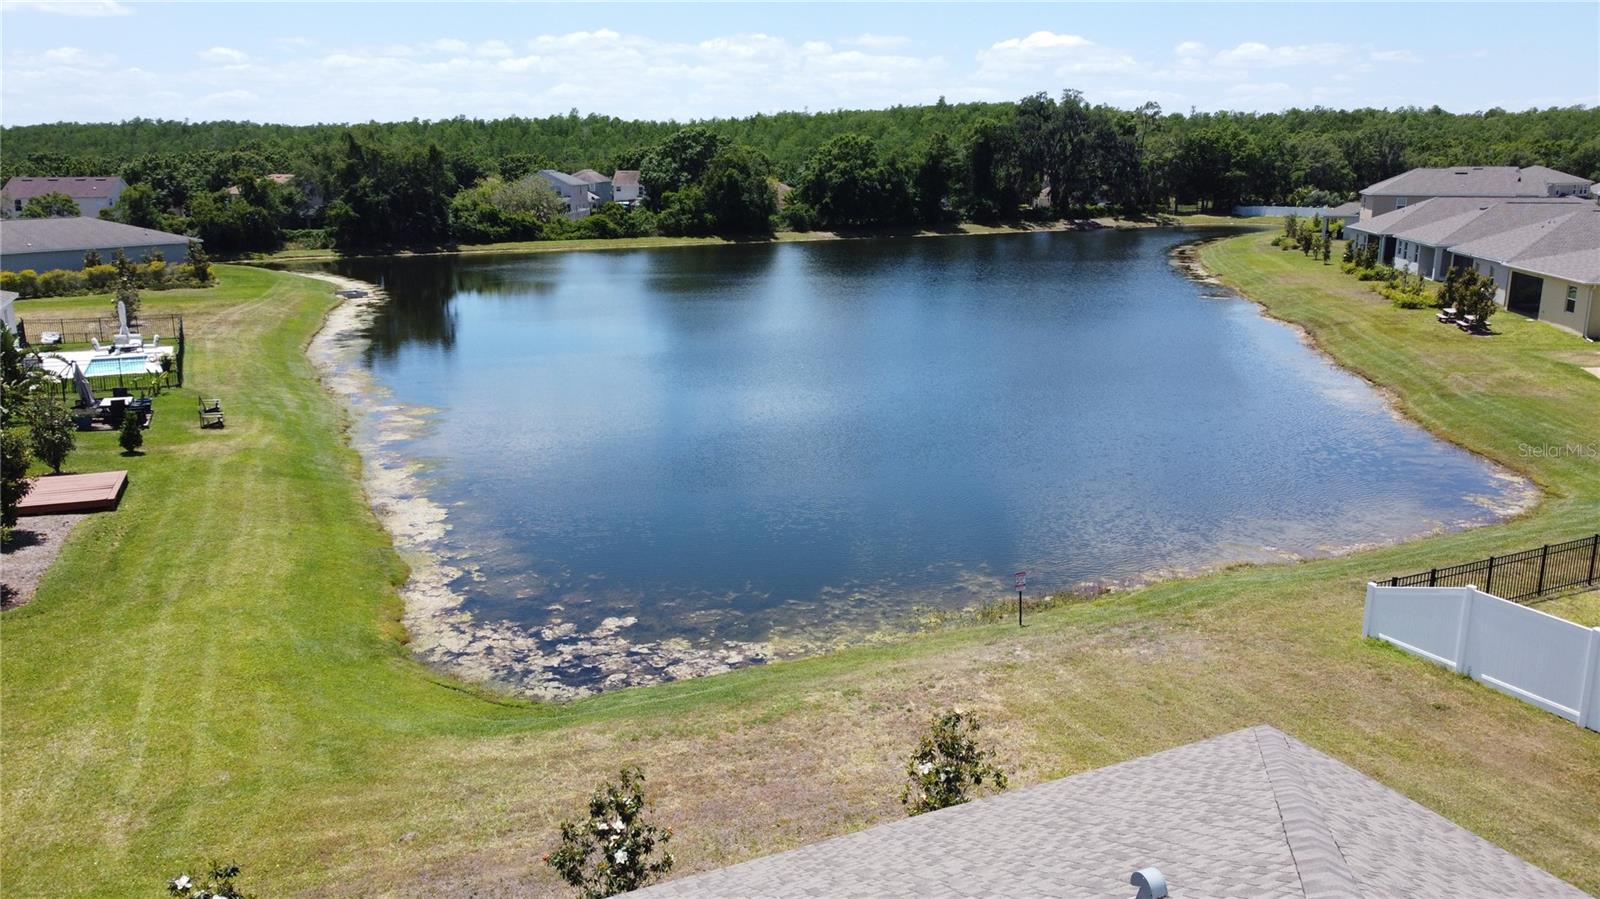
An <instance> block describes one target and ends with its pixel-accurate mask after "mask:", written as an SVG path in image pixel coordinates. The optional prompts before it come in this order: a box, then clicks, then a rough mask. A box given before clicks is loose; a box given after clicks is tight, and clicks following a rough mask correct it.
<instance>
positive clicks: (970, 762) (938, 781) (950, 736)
mask: <svg viewBox="0 0 1600 899" xmlns="http://www.w3.org/2000/svg"><path fill="white" fill-rule="evenodd" d="M978 729H979V727H978V719H977V718H976V717H974V716H972V715H969V714H965V713H962V712H955V711H951V712H945V713H944V714H943V715H940V716H939V717H937V718H935V719H933V726H932V727H931V729H930V730H929V732H928V733H927V734H925V735H924V736H923V737H922V740H921V742H919V743H918V744H917V749H916V751H915V752H913V753H911V758H910V759H909V760H907V762H906V777H907V778H908V779H909V780H910V781H911V782H910V783H908V784H906V787H905V789H904V790H902V791H901V792H900V802H901V803H902V804H903V805H905V806H907V807H908V808H909V809H910V811H911V814H913V815H920V814H922V813H923V812H932V811H938V810H939V809H942V808H948V807H949V806H952V805H960V804H961V803H963V802H966V801H967V799H968V798H969V797H968V796H967V791H968V790H969V789H971V788H974V787H980V786H983V784H984V783H985V782H986V781H987V782H988V783H991V784H993V785H994V788H995V789H996V790H1004V789H1005V788H1006V773H1005V772H1004V771H1001V770H1000V769H999V768H998V767H996V766H995V764H994V763H993V762H992V761H990V759H992V758H993V757H994V753H993V752H991V751H989V750H987V749H980V748H979V747H978V741H977V740H976V739H975V735H976V734H977V733H978Z"/></svg>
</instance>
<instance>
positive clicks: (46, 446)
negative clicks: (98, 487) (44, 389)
mask: <svg viewBox="0 0 1600 899" xmlns="http://www.w3.org/2000/svg"><path fill="white" fill-rule="evenodd" d="M29 407H30V408H29V410H28V445H29V448H30V449H32V450H33V456H34V458H36V459H38V460H39V461H40V462H43V463H44V464H46V465H48V466H50V470H51V471H53V472H55V473H56V474H60V473H61V466H62V465H64V464H66V461H67V456H68V454H70V453H71V452H72V448H73V446H74V444H75V442H76V441H75V440H74V438H73V431H74V430H75V428H74V426H73V422H72V416H71V415H70V414H69V413H68V412H67V410H66V409H65V408H63V407H62V405H61V404H60V403H59V402H57V401H56V399H55V397H53V396H51V395H50V394H49V393H44V394H41V395H39V396H36V397H34V399H33V401H32V402H31V403H29Z"/></svg>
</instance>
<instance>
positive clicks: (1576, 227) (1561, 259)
mask: <svg viewBox="0 0 1600 899" xmlns="http://www.w3.org/2000/svg"><path fill="white" fill-rule="evenodd" d="M1496 240H1498V241H1499V246H1495V245H1493V244H1492V242H1493V241H1496ZM1513 240H1515V241H1516V242H1517V243H1518V244H1521V245H1513V244H1512V241H1513ZM1451 249H1452V251H1455V252H1461V253H1462V254H1463V255H1469V256H1478V257H1480V258H1488V259H1498V260H1499V261H1501V262H1504V263H1506V264H1507V265H1509V266H1511V267H1512V268H1519V269H1522V270H1523V271H1527V272H1532V273H1533V274H1536V275H1545V276H1548V277H1553V278H1560V279H1562V280H1565V281H1576V282H1579V283H1582V284H1600V209H1596V208H1594V207H1590V208H1588V209H1583V210H1580V211H1578V212H1574V213H1573V214H1572V215H1569V216H1566V217H1565V218H1562V219H1559V220H1556V221H1550V222H1541V223H1539V224H1537V225H1531V226H1528V227H1525V228H1520V229H1518V230H1517V231H1516V232H1513V233H1511V234H1502V235H1498V236H1497V237H1496V238H1489V239H1487V240H1485V241H1479V242H1474V244H1464V245H1462V246H1461V247H1460V248H1456V247H1452V248H1451ZM1473 249H1476V250H1478V252H1468V251H1469V250H1473Z"/></svg>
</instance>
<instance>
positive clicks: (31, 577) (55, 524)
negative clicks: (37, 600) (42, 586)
mask: <svg viewBox="0 0 1600 899" xmlns="http://www.w3.org/2000/svg"><path fill="white" fill-rule="evenodd" d="M82 520H83V516H82V515H37V516H32V517H29V518H23V519H21V520H19V521H18V522H17V526H16V528H14V529H13V530H12V532H11V539H10V540H8V541H6V542H5V543H4V544H3V545H0V559H3V560H4V564H0V569H3V570H0V610H5V609H14V608H16V607H18V606H24V605H27V604H28V603H29V602H30V601H32V600H33V594H34V591H35V590H37V589H38V587H39V580H40V578H43V577H44V573H45V572H46V571H48V570H49V568H50V563H51V562H54V561H55V560H56V556H57V555H59V554H60V553H61V546H62V544H64V543H66V542H67V537H68V536H69V535H71V534H72V529H73V528H75V527H77V526H78V522H79V521H82Z"/></svg>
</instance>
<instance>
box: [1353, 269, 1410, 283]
mask: <svg viewBox="0 0 1600 899" xmlns="http://www.w3.org/2000/svg"><path fill="white" fill-rule="evenodd" d="M1399 277H1400V270H1399V269H1397V268H1395V267H1394V266H1392V265H1374V266H1370V267H1368V268H1364V269H1361V270H1360V271H1359V272H1357V273H1356V279H1357V280H1360V281H1382V282H1384V283H1385V284H1393V283H1394V282H1395V280H1396V279H1398V278H1399Z"/></svg>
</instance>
